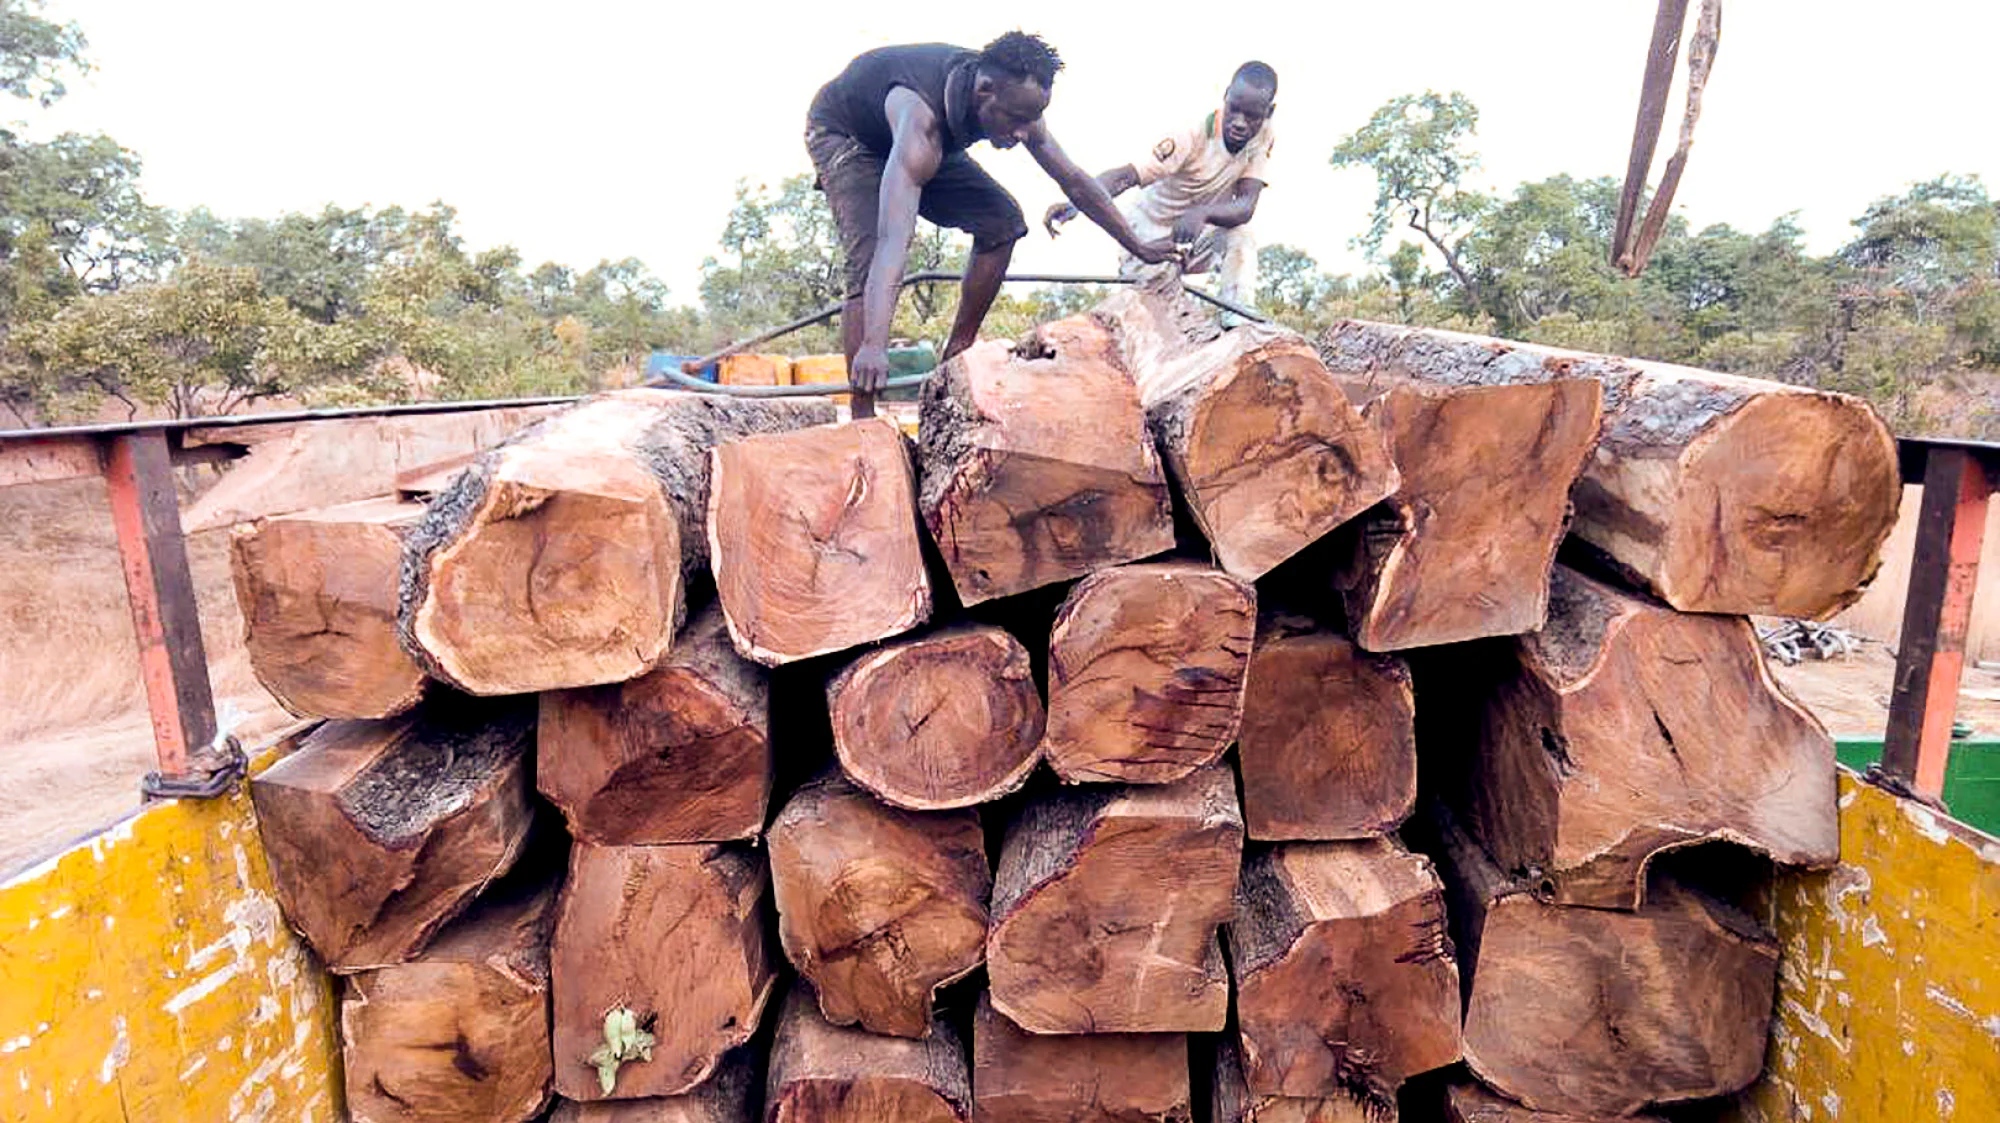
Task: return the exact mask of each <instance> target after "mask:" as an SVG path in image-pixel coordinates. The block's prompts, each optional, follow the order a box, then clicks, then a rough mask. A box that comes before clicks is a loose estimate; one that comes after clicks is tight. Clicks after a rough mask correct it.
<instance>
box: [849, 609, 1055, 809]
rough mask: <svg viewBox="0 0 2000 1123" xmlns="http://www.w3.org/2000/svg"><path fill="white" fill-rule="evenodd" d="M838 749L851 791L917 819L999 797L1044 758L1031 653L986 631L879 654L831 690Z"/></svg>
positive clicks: (927, 639)
mask: <svg viewBox="0 0 2000 1123" xmlns="http://www.w3.org/2000/svg"><path fill="white" fill-rule="evenodd" d="M826 696H827V705H828V708H829V709H830V710H831V711H832V714H833V744H834V751H835V752H836V753H837V754H838V755H839V758H840V766H841V768H842V769H843V770H845V771H846V773H847V775H848V776H849V777H850V778H852V779H853V780H854V782H855V783H857V784H860V785H861V786H862V787H864V788H867V789H868V790H869V791H871V792H873V793H874V794H875V795H876V796H877V797H878V798H880V799H882V800H883V801H884V802H887V803H890V804H893V805H895V806H897V807H902V808H907V809H909V810H911V811H943V810H948V809H951V808H956V807H971V806H973V805H975V804H980V803H987V802H990V801H992V800H995V799H998V798H1000V797H1001V796H1003V795H1006V794H1007V793H1008V792H1011V791H1013V790H1014V789H1016V788H1018V787H1020V786H1021V784H1022V783H1023V782H1024V781H1025V780H1027V778H1028V774H1029V773H1030V772H1032V771H1034V768H1035V762H1036V761H1039V760H1040V759H1041V741H1042V717H1043V715H1042V695H1041V692H1040V691H1039V690H1038V689H1036V687H1035V679H1034V676H1033V674H1032V673H1031V672H1030V668H1029V663H1028V651H1027V649H1026V648H1024V647H1022V646H1021V644H1020V642H1019V641H1018V640H1016V639H1015V638H1014V637H1013V636H1011V635H1008V634H1007V633H1006V632H1005V631H1003V630H1002V629H1000V628H995V627H991V626H987V625H965V626H960V627H956V628H948V629H946V630H944V631H941V632H934V633H932V634H930V635H926V636H922V637H919V638H916V639H906V640H901V641H898V642H896V643H892V644H890V645H888V646H886V647H881V648H877V649H876V650H874V651H871V652H869V653H868V654H866V655H863V656H862V657H861V658H859V659H856V660H855V661H854V662H852V663H850V664H848V665H847V667H846V668H845V669H843V670H842V671H841V672H840V673H839V674H837V675H835V676H834V677H833V679H832V681H831V682H829V683H828V684H827V688H826Z"/></svg>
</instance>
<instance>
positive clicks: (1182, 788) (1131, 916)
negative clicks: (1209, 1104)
mask: <svg viewBox="0 0 2000 1123" xmlns="http://www.w3.org/2000/svg"><path fill="white" fill-rule="evenodd" d="M1242 824H1243V820H1242V816H1241V814H1240V812H1239V811H1238V809H1237V806H1236V791H1235V784H1234V782H1233V779H1232V777H1231V776H1230V773H1229V770H1228V769H1227V768H1226V767H1222V766H1211V767H1209V768H1205V769H1202V770H1200V771H1198V772H1195V773H1194V774H1193V775H1191V776H1189V777H1188V778H1187V779H1185V780H1182V781H1180V782H1179V783H1176V784H1166V785H1147V786H1133V787H1119V788H1105V787H1089V788H1076V789H1069V790H1066V791H1062V792H1057V793H1053V794H1051V795H1048V796H1044V797H1042V798H1040V799H1038V800H1036V801H1034V802H1032V803H1030V804H1029V805H1028V807H1027V808H1026V809H1025V810H1024V811H1023V813H1022V814H1021V816H1020V818H1019V819H1018V820H1016V822H1015V823H1014V824H1013V825H1012V826H1011V827H1009V829H1008V832H1007V841H1006V844H1005V846H1004V847H1003V849H1002V852H1001V856H1000V867H999V871H998V873H996V874H995V876H994V891H993V909H992V912H993V927H992V931H991V934H990V935H989V936H988V938H987V945H986V961H987V973H988V976H989V977H990V979H991V985H992V1001H993V1005H994V1008H995V1009H997V1010H998V1011H1000V1012H1001V1013H1002V1014H1004V1015H1006V1016H1007V1017H1008V1018H1010V1019H1012V1020H1013V1022H1014V1023H1015V1024H1016V1025H1018V1026H1020V1027H1021V1028H1023V1029H1025V1030H1028V1031H1029V1032H1031V1033H1178V1032H1214V1031H1216V1030H1219V1029H1221V1028H1222V1025H1223V1021H1224V1019H1225V1016H1226V1014H1227V1012H1228V1004H1229V983H1228V976H1227V972H1226V970H1225V969H1224V967H1223V964H1222V957H1221V953H1220V950H1219V945H1218V943H1217V939H1216V930H1217V928H1218V927H1219V926H1220V925H1221V924H1222V922H1223V921H1225V920H1227V919H1228V918H1229V916H1230V915H1231V913H1232V911H1233V909H1234V901H1233V898H1234V894H1235V890H1236V874H1237V867H1238V866H1239V864H1240V861H1241V857H1242V848H1243V825H1242ZM1169 870H1170V871H1172V875H1171V877H1163V876H1162V871H1169Z"/></svg>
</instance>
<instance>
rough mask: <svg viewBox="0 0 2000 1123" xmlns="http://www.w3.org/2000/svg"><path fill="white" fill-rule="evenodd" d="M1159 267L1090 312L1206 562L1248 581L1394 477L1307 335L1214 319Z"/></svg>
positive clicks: (1378, 442) (1382, 491)
mask: <svg viewBox="0 0 2000 1123" xmlns="http://www.w3.org/2000/svg"><path fill="white" fill-rule="evenodd" d="M1161 280H1162V281H1163V282H1165V283H1156V284H1149V285H1147V286H1144V287H1138V286H1135V287H1133V288H1129V289H1126V290H1124V291H1121V292H1119V293H1116V294H1114V295H1113V296H1112V297H1111V298H1110V299H1109V300H1106V301H1105V302H1104V303H1103V304H1100V305H1098V307H1097V309H1096V311H1095V313H1094V315H1095V316H1096V317H1097V318H1098V319H1099V320H1101V321H1102V322H1103V323H1105V324H1106V325H1107V326H1108V327H1109V328H1110V330H1111V333H1112V335H1113V336H1114V337H1115V338H1116V339H1117V341H1118V347H1119V353H1120V355H1121V358H1122V360H1123V362H1124V364H1125V367H1126V369H1127V370H1128V371H1129V372H1130V373H1131V375H1132V377H1133V379H1134V380H1135V381H1136V382H1137V383H1138V387H1139V398H1140V400H1141V401H1142V402H1143V403H1144V404H1145V408H1146V420H1147V423H1148V425H1149V426H1150V427H1151V429H1152V432H1153V435H1154V438H1155V439H1156V440H1158V441H1159V444H1160V449H1161V451H1162V452H1163V453H1164V454H1165V457H1166V462H1167V467H1168V469H1169V470H1170V471H1171V472H1172V473H1173V475H1174V479H1175V481H1176V482H1177V483H1178V484H1179V485H1180V493H1181V497H1182V499H1183V500H1184V501H1185V502H1186V504H1187V506H1188V510H1189V513H1190V514H1192V515H1193V516H1194V520H1195V522H1196V524H1198V525H1199V526H1200V527H1201V531H1202V533H1203V534H1204V535H1205V536H1207V538H1208V541H1209V545H1210V546H1211V547H1212V548H1213V549H1214V551H1215V557H1216V564H1218V565H1220V566H1221V567H1222V568H1223V569H1225V570H1227V571H1228V572H1229V573H1231V574H1232V575H1234V576H1237V577H1241V578H1243V579H1244V580H1246V581H1253V580H1256V579H1257V578H1259V577H1262V576H1263V575H1264V574H1266V573H1268V572H1270V571H1271V570H1272V569H1273V568H1275V567H1276V566H1277V565H1278V563H1280V562H1282V561H1284V560H1285V559H1286V558H1289V557H1291V556H1292V555H1293V554H1296V553H1297V552H1299V551H1300V550H1302V549H1304V548H1305V547H1306V546H1308V545H1311V544H1312V543H1313V542H1314V541H1315V540H1317V539H1318V538H1320V537H1321V536H1323V535H1325V534H1326V533H1327V532H1328V531H1330V530H1332V529H1333V528H1334V527H1336V526H1339V525H1340V524H1341V523H1344V522H1346V521H1347V520H1349V519H1351V518H1353V517H1355V516H1356V515H1358V514H1360V513H1361V512H1362V511H1365V510H1367V509H1368V508H1369V507H1371V506H1373V505H1374V504H1376V503H1377V502H1379V501H1381V500H1382V499H1383V498H1385V497H1387V496H1388V495H1389V494H1391V493H1392V492H1394V491H1395V490H1396V486H1397V480H1398V474H1397V470H1396V464H1395V462H1394V461H1393V460H1391V459H1390V456H1389V451H1388V449H1387V448H1386V447H1385V446H1384V445H1383V443H1382V437H1381V435H1380V434H1379V433H1377V432H1376V431H1375V430H1374V429H1373V428H1372V427H1371V426H1369V425H1368V424H1367V423H1366V422H1365V421H1364V420H1363V419H1362V417H1361V414H1360V413H1359V412H1358V411H1356V409H1355V408H1354V406H1353V405H1351V404H1350V403H1349V402H1348V399H1347V396H1346V395H1345V394H1343V393H1342V392H1341V388H1340V386H1339V384H1337V383H1336V382H1335V381H1334V380H1333V378H1332V377H1331V376H1330V375H1328V373H1327V371H1326V368H1325V367H1324V366H1323V365H1321V363H1320V360H1319V357H1318V356H1317V355H1315V354H1314V352H1313V348H1312V345H1311V344H1310V343H1308V342H1307V341H1306V340H1305V339H1304V338H1302V337H1300V336H1298V335H1296V334H1294V333H1292V332H1289V331H1285V330H1283V329H1281V328H1275V327H1271V326H1268V325H1262V324H1246V325H1244V326H1242V327H1238V328H1233V329H1230V330H1228V331H1223V330H1221V329H1220V328H1218V327H1217V326H1216V324H1215V322H1214V321H1213V319H1212V318H1211V317H1209V316H1208V315H1206V314H1205V313H1204V312H1203V311H1202V310H1201V309H1200V308H1199V307H1197V306H1195V305H1194V303H1193V301H1192V299H1191V298H1190V297H1188V296H1187V295H1186V294H1184V293H1183V292H1181V290H1180V286H1179V283H1178V279H1177V278H1171V277H1168V276H1166V275H1164V274H1163V275H1162V277H1161Z"/></svg>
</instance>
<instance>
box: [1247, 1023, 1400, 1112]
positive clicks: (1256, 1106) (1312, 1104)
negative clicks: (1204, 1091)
mask: <svg viewBox="0 0 2000 1123" xmlns="http://www.w3.org/2000/svg"><path fill="white" fill-rule="evenodd" d="M1210 1105H1211V1110H1210V1112H1209V1119H1211V1120H1212V1121H1213V1123H1396V1109H1395V1107H1394V1105H1387V1106H1385V1105H1383V1104H1381V1103H1378V1102H1376V1101H1373V1100H1365V1099H1355V1098H1352V1097H1349V1096H1346V1095H1332V1096H1274V1095H1267V1094H1263V1093H1258V1092H1252V1091H1251V1090H1250V1088H1249V1086H1248V1085H1247V1084H1245V1083H1244V1079H1243V1058H1242V1054H1241V1053H1240V1052H1239V1050H1238V1048H1237V1045H1236V1042H1235V1041H1233V1040H1231V1039H1230V1038H1229V1037H1228V1036H1227V1035H1224V1036H1223V1037H1222V1038H1221V1039H1220V1040H1218V1041H1217V1042H1216V1046H1215V1079H1214V1082H1213V1083H1212V1084H1211V1085H1210Z"/></svg>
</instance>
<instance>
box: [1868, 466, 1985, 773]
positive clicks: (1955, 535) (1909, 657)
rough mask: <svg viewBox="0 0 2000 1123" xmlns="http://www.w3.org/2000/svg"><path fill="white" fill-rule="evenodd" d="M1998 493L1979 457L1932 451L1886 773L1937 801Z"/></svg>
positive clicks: (1891, 708) (1900, 654) (1905, 615)
mask: <svg viewBox="0 0 2000 1123" xmlns="http://www.w3.org/2000/svg"><path fill="white" fill-rule="evenodd" d="M1992 493H1993V484H1992V482H1991V480H1990V479H1989V478H1988V476H1987V473H1986V469H1985V466H1984V465H1982V464H1980V462H1979V459H1978V457H1977V456H1975V455H1974V454H1973V452H1971V451H1970V450H1968V449H1963V448H1933V449H1931V450H1930V451H1929V455H1928V459H1927V460H1926V461H1925V464H1924V500H1923V507H1922V508H1921V510H1920V511H1919V513H1918V515H1917V541H1916V555H1915V557H1914V558H1913V559H1912V561H1911V564H1910V591H1909V595H1908V598H1907V599H1906V600H1905V601H1904V605H1903V642H1902V643H1901V644H1900V645H1899V646H1898V648H1897V650H1896V680H1895V685H1894V689H1893V692H1892V694H1891V696H1890V699H1889V730H1888V736H1887V738H1886V740H1885V742H1884V744H1883V746H1882V769H1883V771H1885V772H1887V773H1888V774H1890V775H1891V776H1894V777H1896V778H1898V779H1900V780H1902V781H1903V782H1904V783H1906V784H1908V785H1910V787H1911V788H1912V789H1913V790H1915V791H1916V792H1917V793H1918V794H1919V795H1924V796H1929V797H1932V798H1936V797H1937V796H1938V795H1940V794H1941V793H1942V792H1943V791H1944V772H1945V763H1946V762H1947V761H1948V760H1949V759H1950V756H1951V726H1952V721H1953V720H1954V718H1955V717H1956V715H1957V711H1958V683H1959V674H1960V672H1961V671H1963V670H1964V667H1965V637H1966V633H1967V631H1968V629H1969V627H1970V625H1971V621H1972V594H1973V591H1974V590H1975V589H1976V588H1977V587H1978V584H1979V550H1980V547H1981V545H1982V543H1983V542H1984V539H1985V537H1986V503H1987V499H1988V497H1989V496H1991V495H1992Z"/></svg>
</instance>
